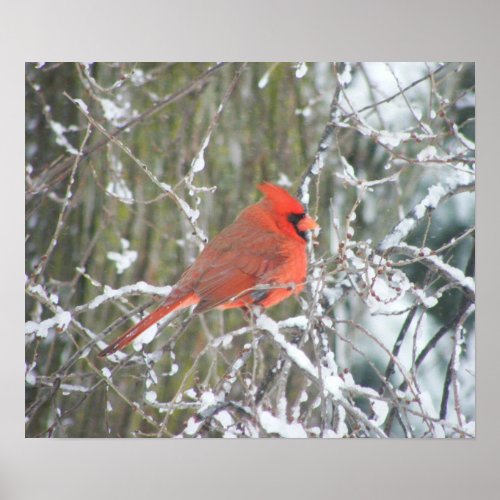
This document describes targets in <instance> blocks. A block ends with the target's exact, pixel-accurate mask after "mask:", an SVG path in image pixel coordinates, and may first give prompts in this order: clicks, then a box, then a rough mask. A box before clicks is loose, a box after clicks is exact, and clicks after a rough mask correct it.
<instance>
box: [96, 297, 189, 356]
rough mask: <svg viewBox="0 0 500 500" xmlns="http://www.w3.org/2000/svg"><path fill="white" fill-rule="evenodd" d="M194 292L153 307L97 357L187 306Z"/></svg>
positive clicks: (119, 347)
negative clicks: (153, 308) (156, 307)
mask: <svg viewBox="0 0 500 500" xmlns="http://www.w3.org/2000/svg"><path fill="white" fill-rule="evenodd" d="M197 301H198V300H197V298H196V295H195V294H190V295H188V296H187V297H183V298H181V299H178V300H176V301H174V302H170V301H167V303H166V304H163V305H161V306H160V307H158V309H155V310H154V311H153V312H152V313H151V314H149V315H148V316H146V317H145V318H144V319H143V320H142V321H140V322H139V323H137V325H134V326H133V327H132V328H130V329H128V330H127V331H126V332H125V333H124V334H123V335H121V336H120V337H118V338H117V339H116V340H115V341H114V342H113V343H112V344H110V345H109V346H108V347H106V349H104V350H103V351H101V352H100V353H99V357H101V358H103V357H104V356H108V355H109V354H113V353H114V352H116V351H118V350H120V349H122V348H123V347H126V346H127V345H129V344H130V343H131V342H132V341H133V340H134V339H135V338H136V337H138V336H139V335H140V334H141V333H143V332H144V331H146V330H147V329H148V328H149V327H150V326H153V325H154V324H156V323H158V321H160V320H161V319H162V318H164V317H165V316H166V315H167V314H169V313H171V312H174V311H176V310H177V309H180V308H184V307H189V306H190V305H192V304H195V303H196V302H197Z"/></svg>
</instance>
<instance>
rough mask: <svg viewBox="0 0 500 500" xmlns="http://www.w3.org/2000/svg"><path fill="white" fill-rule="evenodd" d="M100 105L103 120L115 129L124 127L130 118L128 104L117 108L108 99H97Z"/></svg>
mask: <svg viewBox="0 0 500 500" xmlns="http://www.w3.org/2000/svg"><path fill="white" fill-rule="evenodd" d="M99 102H100V103H101V107H102V111H103V113H104V118H106V120H107V121H108V122H110V123H111V124H112V125H114V126H115V127H121V126H122V125H125V123H126V122H127V120H128V119H129V117H130V102H125V103H124V105H123V106H122V107H120V106H118V105H117V104H116V103H115V102H114V101H111V100H110V99H104V98H101V99H99Z"/></svg>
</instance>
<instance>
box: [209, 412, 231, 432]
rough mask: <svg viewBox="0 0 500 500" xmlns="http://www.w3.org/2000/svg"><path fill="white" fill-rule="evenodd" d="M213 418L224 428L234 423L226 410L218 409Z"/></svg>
mask: <svg viewBox="0 0 500 500" xmlns="http://www.w3.org/2000/svg"><path fill="white" fill-rule="evenodd" d="M214 419H215V420H217V422H219V424H220V425H222V427H223V428H224V429H227V428H228V427H230V426H231V425H233V424H234V419H233V417H232V416H231V414H230V413H229V412H228V411H227V410H222V411H219V412H218V413H217V414H216V415H215V416H214Z"/></svg>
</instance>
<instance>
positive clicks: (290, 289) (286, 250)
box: [99, 182, 319, 357]
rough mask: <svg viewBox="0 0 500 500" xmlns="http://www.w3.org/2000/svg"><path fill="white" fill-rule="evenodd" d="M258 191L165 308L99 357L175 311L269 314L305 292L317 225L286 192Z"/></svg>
mask: <svg viewBox="0 0 500 500" xmlns="http://www.w3.org/2000/svg"><path fill="white" fill-rule="evenodd" d="M257 189H259V191H260V192H261V193H262V194H263V195H264V196H263V198H262V199H261V200H260V201H259V202H258V203H255V204H253V205H250V206H248V207H246V208H245V209H244V210H243V211H242V212H241V213H240V214H239V216H238V217H237V218H236V220H235V221H234V222H233V223H232V224H230V225H229V226H227V227H226V228H225V229H223V230H222V231H221V232H220V233H219V234H218V235H217V236H215V237H214V238H213V239H212V240H211V241H210V242H209V243H208V244H207V245H206V246H205V248H204V249H203V250H202V252H201V253H200V254H199V255H198V257H197V258H196V260H195V261H194V262H193V264H192V265H191V266H190V267H188V268H187V269H186V270H185V271H184V273H183V274H182V275H181V277H180V279H179V281H178V282H177V283H176V284H175V285H174V286H173V288H172V290H171V292H170V294H169V295H168V296H167V297H166V298H165V299H163V300H162V303H161V304H160V305H159V306H158V307H157V308H156V309H155V310H153V312H151V313H150V314H149V315H148V316H146V317H145V318H143V319H142V320H141V321H139V322H138V323H137V324H135V325H134V326H132V327H131V328H130V329H129V330H127V331H126V332H125V333H123V334H122V335H121V336H120V337H118V339H117V340H115V341H114V342H113V343H111V344H110V345H109V346H108V347H107V348H105V349H104V350H102V351H101V352H100V353H99V356H100V357H105V356H108V355H110V354H113V353H115V352H116V351H118V350H121V349H123V348H124V347H126V346H127V345H128V344H130V343H131V342H132V341H133V340H134V339H135V338H136V337H138V336H139V335H140V334H141V333H143V332H144V331H145V330H147V329H148V328H150V327H151V326H153V325H155V324H157V323H158V322H159V321H161V320H162V319H163V318H164V317H165V316H166V315H167V314H170V313H172V312H174V311H177V310H181V309H184V308H187V307H190V306H193V305H194V306H195V308H194V309H193V311H192V314H199V313H203V312H205V311H208V310H210V309H215V308H217V309H222V310H225V309H232V308H242V309H243V310H245V311H247V312H248V311H250V310H251V309H252V307H253V306H261V307H262V308H264V309H266V308H269V307H271V306H274V305H276V304H278V303H279V302H281V301H283V300H285V299H286V298H288V297H289V296H291V295H292V294H296V295H297V294H299V293H300V292H301V291H302V289H303V287H304V284H305V281H306V275H307V241H308V235H309V234H310V233H309V232H310V231H312V230H316V229H318V228H319V225H318V224H317V223H316V221H315V220H314V219H313V218H312V217H310V216H309V215H308V214H307V213H306V211H305V209H304V206H303V205H302V203H301V202H300V201H299V200H297V199H296V198H294V197H293V196H292V195H291V194H290V193H288V191H286V190H285V189H283V188H282V187H279V186H277V185H275V184H271V183H269V182H263V183H261V184H259V185H258V186H257Z"/></svg>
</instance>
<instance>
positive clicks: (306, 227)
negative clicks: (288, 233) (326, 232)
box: [297, 215, 319, 231]
mask: <svg viewBox="0 0 500 500" xmlns="http://www.w3.org/2000/svg"><path fill="white" fill-rule="evenodd" d="M297 227H298V228H299V231H311V230H312V229H318V228H319V225H318V224H317V223H316V221H315V220H313V219H311V217H309V215H306V216H305V217H304V218H302V219H301V220H300V221H299V223H298V224H297Z"/></svg>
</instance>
